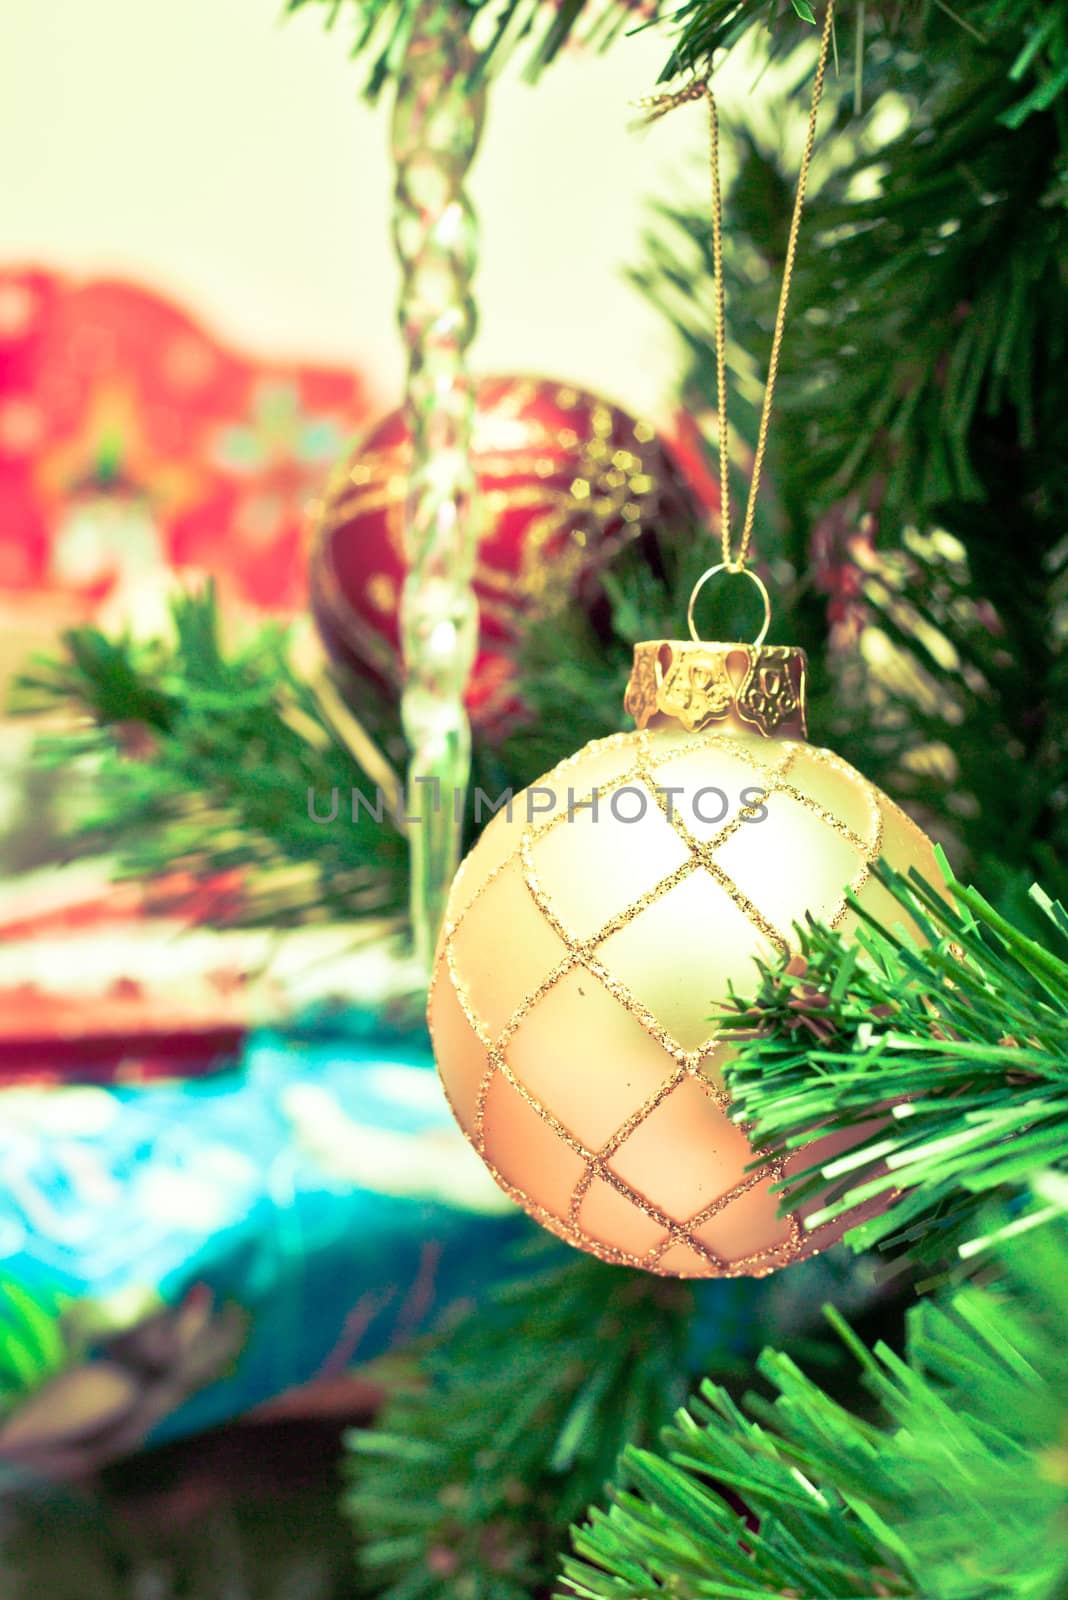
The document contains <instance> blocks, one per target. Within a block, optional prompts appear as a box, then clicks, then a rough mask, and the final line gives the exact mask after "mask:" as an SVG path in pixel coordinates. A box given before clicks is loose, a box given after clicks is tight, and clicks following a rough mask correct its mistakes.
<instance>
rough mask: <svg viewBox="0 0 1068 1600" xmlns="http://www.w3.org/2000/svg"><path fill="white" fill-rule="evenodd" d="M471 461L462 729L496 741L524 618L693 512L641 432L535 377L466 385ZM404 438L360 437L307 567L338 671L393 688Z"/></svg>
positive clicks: (684, 485) (406, 455)
mask: <svg viewBox="0 0 1068 1600" xmlns="http://www.w3.org/2000/svg"><path fill="white" fill-rule="evenodd" d="M475 405H476V410H475V423H474V451H473V454H474V461H475V469H476V472H477V475H478V481H479V487H480V491H481V497H482V500H481V503H482V508H483V516H484V532H483V535H482V539H481V542H480V544H479V550H478V562H477V567H476V573H475V589H476V591H477V594H478V600H479V607H480V639H479V650H478V656H477V659H476V662H475V667H474V671H473V673H472V676H471V680H470V683H469V685H468V690H467V703H468V710H469V712H470V715H471V719H472V723H473V724H474V726H475V727H476V728H478V729H480V730H481V731H483V732H487V731H489V732H498V733H499V732H501V731H503V730H504V729H505V728H506V727H507V725H508V724H509V723H510V721H511V720H512V719H513V718H514V717H515V715H516V714H517V713H518V711H519V710H520V705H519V702H518V699H517V697H516V693H515V687H514V675H515V655H516V646H517V644H518V641H519V639H520V637H521V634H522V629H523V625H524V622H525V621H527V620H528V619H530V618H532V617H534V616H536V615H544V614H545V612H546V611H549V610H552V609H554V608H556V607H558V606H562V605H565V604H567V603H569V602H570V601H572V600H577V601H578V602H579V603H580V604H587V605H588V604H591V603H592V601H593V599H594V598H595V595H596V592H597V591H596V583H595V577H596V574H597V572H598V571H599V570H600V569H601V568H602V567H603V566H604V564H605V563H606V562H607V561H609V560H611V558H612V557H613V556H614V555H615V554H616V553H617V552H618V551H619V550H620V549H621V548H622V547H623V546H624V545H625V544H627V543H629V542H630V541H632V540H635V539H638V538H645V539H647V540H651V541H653V542H655V541H656V539H657V538H658V537H660V536H661V535H664V534H667V535H672V534H676V533H684V532H686V531H687V530H688V529H689V528H690V527H692V526H693V525H694V524H703V523H705V522H707V519H708V511H709V507H708V505H707V504H706V503H705V502H704V501H703V500H702V497H701V495H700V494H699V493H698V492H697V490H696V489H695V488H694V487H692V485H691V483H690V482H689V481H688V480H687V477H686V476H685V475H684V473H683V471H682V469H681V467H680V466H679V464H678V462H677V460H676V458H675V456H674V455H673V453H672V452H671V451H670V450H669V449H668V447H667V446H666V445H665V444H664V442H663V440H661V439H659V438H658V437H657V436H656V433H655V432H654V430H653V428H652V427H651V426H650V425H649V424H648V423H645V422H640V421H636V420H635V419H634V418H633V417H630V416H628V415H627V413H626V412H625V411H621V410H620V409H619V407H618V406H613V405H610V404H609V403H608V402H607V401H605V400H602V399H600V398H598V397H597V396H596V395H592V394H588V393H586V392H585V391H583V390H581V389H577V388H574V387H573V386H571V385H569V384H564V383H555V382H552V381H550V380H545V379H537V378H515V377H496V378H484V379H482V380H481V381H480V382H479V383H478V385H477V389H476V400H475ZM410 464H411V442H410V439H409V436H408V430H407V427H406V425H405V422H404V419H403V416H402V414H401V412H400V411H393V412H391V413H390V415H389V416H388V417H386V418H385V419H384V420H383V421H382V422H380V423H379V424H378V425H377V426H376V427H375V428H373V429H372V431H371V432H370V434H368V435H367V436H366V437H365V438H364V439H363V440H362V442H361V443H360V444H359V445H358V446H357V447H356V449H355V450H354V451H353V453H352V455H351V456H350V457H349V458H348V459H347V460H346V461H345V462H344V463H343V464H342V465H341V466H340V467H339V469H338V470H337V472H336V473H335V475H334V477H333V479H332V480H331V482H330V483H329V484H328V486H327V490H326V495H325V499H324V503H323V508H322V512H321V515H320V517H319V520H318V524H317V526H316V529H315V534H314V540H313V546H312V553H311V566H310V587H311V601H312V609H313V612H314V614H315V617H316V619H317V622H318V625H319V629H320V632H321V634H322V637H323V642H324V643H325V645H326V647H327V649H328V650H329V651H330V653H331V655H332V656H333V657H334V659H335V661H337V662H339V663H340V664H341V665H342V666H343V667H344V668H345V669H347V670H348V671H349V672H351V673H354V674H356V675H357V677H363V678H366V677H367V676H368V675H369V676H370V677H372V678H373V679H374V680H375V681H377V682H378V683H379V684H380V685H383V686H386V687H389V688H393V689H397V690H399V687H400V684H401V679H402V668H401V657H400V640H399V633H398V627H397V606H398V603H399V600H400V592H401V585H402V584H403V582H404V574H405V559H404V548H403V526H404V499H405V491H406V488H407V480H408V473H409V470H410Z"/></svg>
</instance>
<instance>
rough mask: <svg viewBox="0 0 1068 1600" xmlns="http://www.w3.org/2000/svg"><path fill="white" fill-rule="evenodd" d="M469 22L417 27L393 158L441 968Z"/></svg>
mask: <svg viewBox="0 0 1068 1600" xmlns="http://www.w3.org/2000/svg"><path fill="white" fill-rule="evenodd" d="M472 64H473V56H472V52H471V49H470V45H469V43H468V41H467V38H466V33H465V29H464V25H463V22H462V20H461V19H460V18H459V17H456V18H454V17H453V16H452V13H451V12H450V11H449V10H448V9H447V8H443V7H441V6H437V5H434V6H425V7H424V8H423V9H422V11H421V13H420V15H419V16H418V17H417V19H416V22H415V25H414V28H413V31H412V35H411V38H410V41H409V44H408V49H407V54H406V56H405V61H404V67H403V71H402V73H401V75H400V80H399V82H398V85H397V96H396V102H395V106H394V112H393V124H392V152H393V162H394V169H395V174H396V186H395V192H394V210H393V238H394V245H395V248H396V252H397V257H398V260H399V262H400V267H401V274H402V285H401V295H400V301H399V306H398V314H399V320H400V326H401V331H402V334H403V336H404V341H405V345H406V347H407V352H408V378H407V387H406V391H405V411H406V420H407V423H408V429H409V434H410V437H411V441H412V460H411V476H410V479H409V483H408V494H407V502H406V507H405V524H404V543H405V557H406V561H407V566H408V572H407V578H406V580H405V583H404V587H403V590H402V593H401V602H400V631H401V643H402V648H403V652H404V665H405V689H404V694H403V698H402V701H401V716H402V720H403V724H404V731H405V735H406V737H407V740H408V747H409V751H410V756H409V765H408V808H407V809H408V815H409V817H410V818H412V819H416V820H412V821H411V823H410V829H411V834H410V837H411V914H412V925H413V932H414V938H415V949H416V956H417V958H418V959H419V961H420V962H421V963H422V964H423V966H424V967H425V968H427V969H428V968H429V965H430V961H431V957H432V953H433V948H434V942H435V939H436V937H437V932H438V928H439V926H440V923H441V919H442V915H443V912H444V906H445V901H446V897H447V895H448V890H449V884H450V882H451V880H452V877H453V874H454V872H455V871H456V865H457V862H458V860H459V853H460V840H461V819H462V816H463V804H464V796H465V793H466V788H467V781H468V776H469V772H470V761H471V733H470V726H469V723H468V719H467V713H466V710H465V707H464V699H463V695H464V687H465V685H466V682H467V678H468V675H469V673H470V670H471V666H472V663H473V661H474V658H475V651H476V646H477V642H478V602H477V599H476V597H475V594H474V590H473V588H472V578H473V575H474V565H475V552H476V548H477V543H478V518H479V510H478V503H477V483H476V478H475V473H474V470H473V467H472V464H471V453H470V445H471V431H472V425H473V420H474V387H473V384H472V380H471V376H470V373H469V371H468V366H467V352H468V348H469V346H470V344H471V341H472V339H473V338H474V334H475V329H476V324H477V313H476V308H475V303H474V299H473V296H472V277H473V273H474V268H475V262H476V258H477V223H476V218H475V214H474V211H473V208H472V205H471V201H470V199H469V197H468V195H467V193H466V190H465V183H466V179H467V174H468V171H469V169H470V166H471V162H472V160H473V159H474V156H475V152H476V150H477V148H478V142H479V137H480V134H481V131H482V122H483V115H484V110H485V91H484V90H483V89H473V88H472V86H471V81H470V70H471V66H472Z"/></svg>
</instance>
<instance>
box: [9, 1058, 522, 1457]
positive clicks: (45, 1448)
mask: <svg viewBox="0 0 1068 1600" xmlns="http://www.w3.org/2000/svg"><path fill="white" fill-rule="evenodd" d="M0 1164H2V1166H3V1170H4V1173H5V1184H4V1187H3V1192H2V1193H0V1327H2V1326H3V1323H4V1312H5V1309H6V1310H7V1312H8V1336H7V1337H6V1338H5V1339H3V1340H0V1344H2V1345H3V1346H4V1347H5V1348H14V1347H15V1346H16V1345H18V1344H19V1343H21V1345H22V1346H23V1347H24V1348H25V1349H27V1350H29V1351H32V1352H36V1353H37V1356H36V1358H31V1357H30V1356H27V1358H26V1360H25V1361H24V1362H23V1364H22V1368H21V1376H20V1373H19V1372H18V1371H16V1372H14V1373H13V1374H12V1375H10V1377H9V1381H8V1383H7V1385H6V1387H7V1390H8V1392H9V1394H10V1393H12V1392H13V1391H14V1390H15V1389H17V1388H18V1386H19V1384H20V1383H22V1385H23V1386H24V1387H25V1388H26V1389H27V1391H28V1392H27V1394H26V1395H25V1397H24V1398H22V1399H21V1401H19V1402H17V1403H14V1404H13V1406H12V1407H11V1409H10V1411H9V1414H8V1416H7V1417H6V1420H5V1421H4V1422H3V1424H2V1425H0V1459H3V1458H6V1459H8V1460H14V1461H15V1462H21V1463H23V1464H24V1465H27V1466H32V1467H36V1468H40V1469H43V1470H47V1471H59V1472H65V1471H69V1470H71V1469H72V1467H75V1466H85V1465H92V1464H97V1463H99V1462H100V1461H102V1460H106V1459H109V1458H111V1457H113V1456H114V1455H116V1454H120V1453H122V1452H124V1451H126V1450H129V1449H131V1448H133V1447H134V1446H135V1445H137V1444H140V1443H141V1442H142V1441H143V1440H144V1439H145V1438H146V1437H147V1436H149V1435H155V1436H158V1437H169V1436H171V1435H172V1434H175V1433H181V1432H186V1431H189V1430H191V1429H195V1428H200V1427H204V1426H207V1425H210V1424H213V1423H216V1422H220V1421H222V1420H224V1419H225V1418H228V1417H231V1416H234V1415H236V1414H238V1413H240V1412H243V1411H246V1410H248V1409H249V1408H250V1407H253V1406H255V1405H257V1404H259V1403H261V1402H263V1401H265V1400H266V1399H268V1398H269V1397H271V1396H274V1395H277V1394H280V1393H281V1392H283V1391H285V1390H288V1389H290V1388H292V1387H293V1386H294V1385H297V1384H302V1383H306V1382H308V1381H309V1380H311V1379H313V1378H322V1377H329V1376H331V1375H332V1374H339V1373H342V1372H344V1371H346V1370H347V1369H348V1368H350V1367H352V1366H353V1365H354V1364H358V1363H361V1362H363V1361H366V1360H368V1359H370V1358H371V1357H372V1356H375V1355H377V1354H380V1353H381V1352H382V1351H383V1350H385V1349H387V1348H390V1347H392V1346H393V1345H395V1344H396V1343H398V1342H400V1341H404V1340H406V1339H408V1338H409V1337H410V1336H412V1335H413V1334H414V1333H416V1332H417V1331H419V1330H420V1329H422V1328H425V1327H426V1325H427V1322H428V1319H430V1318H431V1317H433V1316H434V1315H435V1314H436V1312H438V1311H439V1310H440V1309H441V1308H442V1306H443V1305H444V1304H447V1303H448V1302H450V1301H452V1300H455V1299H456V1298H457V1297H459V1296H465V1295H469V1294H472V1293H477V1292H478V1290H479V1288H480V1286H482V1285H484V1284H485V1283H486V1282H487V1281H489V1280H491V1279H492V1278H493V1277H494V1276H497V1275H499V1273H500V1271H501V1270H502V1268H503V1259H504V1252H505V1250H506V1247H507V1246H508V1244H509V1242H510V1241H511V1240H513V1239H514V1238H515V1237H516V1235H517V1233H518V1232H519V1230H520V1229H521V1228H522V1227H523V1224H522V1222H521V1221H520V1219H519V1218H518V1216H517V1214H515V1213H514V1211H513V1208H512V1207H511V1205H510V1203H509V1202H507V1201H502V1197H501V1196H500V1194H499V1192H498V1191H497V1190H496V1189H495V1187H494V1185H493V1184H492V1183H491V1182H489V1181H488V1180H487V1179H486V1178H485V1177H484V1174H483V1172H482V1170H481V1168H480V1165H479V1163H478V1161H477V1160H476V1159H475V1158H474V1157H473V1156H472V1155H471V1152H470V1151H469V1150H468V1148H467V1146H466V1145H465V1143H464V1141H463V1139H462V1138H461V1137H460V1136H459V1135H457V1134H456V1133H455V1132H454V1130H453V1128H452V1126H451V1119H450V1118H449V1116H448V1113H447V1110H446V1108H445V1105H444V1102H443V1100H442V1098H441V1095H440V1092H439V1090H438V1087H437V1080H436V1076H435V1074H434V1072H433V1070H432V1062H431V1059H430V1056H429V1053H428V1049H427V1045H426V1041H425V1040H424V1039H423V1038H422V1037H420V1036H415V1037H408V1038H405V1037H403V1036H400V1035H395V1034H393V1035H385V1036H384V1035H382V1034H380V1033H378V1032H375V1031H373V1030H370V1031H368V1033H367V1037H365V1038H362V1039H361V1038H360V1037H359V1032H358V1031H357V1032H356V1033H355V1034H353V1033H352V1032H349V1033H348V1034H347V1035H346V1036H344V1037H341V1038H337V1037H334V1038H329V1039H315V1038H311V1039H307V1040H304V1041H294V1040H293V1039H285V1038H283V1037H281V1036H278V1035H272V1034H258V1035H256V1036H254V1037H253V1038H252V1039H251V1041H250V1042H249V1044H248V1045H247V1047H246V1050H245V1052H244V1056H243V1059H242V1061H241V1063H240V1067H239V1069H235V1070H233V1071H231V1072H227V1073H223V1074H216V1075H215V1076H213V1077H198V1078H195V1079H189V1080H187V1081H184V1082H178V1081H174V1082H162V1081H161V1082H159V1083H156V1084H144V1085H140V1086H136V1087H134V1086H129V1085H114V1084H113V1085H108V1086H106V1087H105V1086H102V1085H80V1086H64V1087H58V1086H57V1087H32V1088H30V1087H26V1088H8V1089H6V1090H4V1091H0ZM5 1295H8V1296H13V1297H14V1299H13V1300H12V1301H11V1302H10V1303H8V1304H5V1300H4V1296H5ZM27 1315H29V1322H28V1323H27V1324H26V1326H23V1322H24V1320H25V1317H26V1316H27ZM20 1319H22V1320H20ZM20 1329H21V1330H22V1331H21V1332H20V1331H19V1330H20ZM41 1352H47V1358H45V1356H44V1355H42V1354H41ZM3 1387H4V1383H3V1373H2V1372H0V1394H2V1391H3Z"/></svg>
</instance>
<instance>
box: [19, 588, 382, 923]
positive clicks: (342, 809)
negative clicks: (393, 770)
mask: <svg viewBox="0 0 1068 1600" xmlns="http://www.w3.org/2000/svg"><path fill="white" fill-rule="evenodd" d="M61 707H62V708H64V709H66V710H68V711H69V710H71V709H75V710H77V711H79V712H80V713H82V715H83V718H84V725H83V726H81V727H79V728H77V729H75V730H73V731H70V732H63V733H59V734H50V735H47V736H42V738H41V739H40V740H39V743H38V759H39V760H40V761H41V762H43V763H47V764H48V765H49V766H50V767H51V768H52V769H53V770H55V771H62V770H64V769H68V770H69V768H70V766H71V764H72V763H80V764H82V765H88V768H89V771H90V773H91V777H92V788H91V793H92V797H93V798H92V804H91V806H90V808H89V810H88V812H87V814H86V815H84V816H83V817H81V818H80V819H79V820H78V822H77V823H76V825H75V829H74V832H73V835H72V838H71V840H70V846H71V848H72V849H75V850H81V851H87V852H102V853H107V854H113V855H114V856H115V857H116V858H117V860H118V861H119V863H120V865H121V867H122V868H123V869H125V870H126V871H128V872H130V873H131V874H135V875H137V876H141V877H152V876H155V875H158V874H160V873H163V872H167V871H169V870H171V869H173V868H184V869H186V870H188V871H190V872H194V873H196V874H199V875H205V874H208V873H212V872H220V871H226V870H232V869H237V870H239V871H240V872H242V873H243V874H244V875H245V877H246V881H247V885H248V891H249V892H248V895H247V899H246V904H245V908H244V918H245V920H248V921H252V922H258V921H281V922H286V921H297V920H305V919H307V918H309V917H321V916H332V917H341V918H343V917H349V916H352V915H354V914H356V915H363V914H374V915H378V916H384V917H395V916H398V915H399V914H400V913H401V912H402V910H403V907H404V905H405V903H406V893H407V890H406V882H405V877H406V866H407V856H406V845H405V841H404V838H403V834H402V830H401V827H400V824H399V823H398V821H397V819H396V816H395V814H394V812H393V811H392V810H391V803H392V802H393V801H394V800H395V792H396V783H395V780H394V781H393V783H392V787H391V785H390V781H389V780H390V769H389V765H388V762H386V760H385V758H384V757H383V756H381V754H380V752H379V751H378V750H377V748H376V746H375V745H374V743H373V741H371V740H370V739H369V738H366V737H364V738H363V739H362V740H357V739H356V738H355V737H354V735H353V731H352V723H353V719H352V718H351V714H349V713H347V712H346V711H345V708H344V707H343V706H342V705H341V704H340V702H339V701H338V700H337V697H336V696H335V695H334V694H333V693H332V692H331V691H330V689H329V687H326V688H324V690H323V692H322V693H320V692H318V691H317V690H316V688H315V686H314V685H313V684H311V683H308V682H307V681H305V680H304V679H303V678H302V677H301V676H300V674H299V673H298V672H297V671H296V670H295V668H294V667H293V665H292V663H291V660H290V657H289V652H288V646H287V638H286V634H285V631H284V630H283V629H281V628H279V627H277V626H274V625H270V626H267V627H264V628H262V629H260V630H259V631H258V632H257V634H256V635H255V637H254V638H252V639H251V640H250V641H249V642H248V643H246V644H243V645H241V646H240V647H235V648H233V649H227V648H226V647H224V644H223V642H222V637H221V630H220V621H219V615H218V607H217V603H216V598H215V594H214V590H213V589H212V588H211V587H210V586H209V587H207V588H206V589H205V590H204V591H203V592H202V593H195V594H186V595H181V596H179V597H178V598H177V599H176V600H175V602H174V606H173V639H171V640H167V641H165V640H153V641H149V642H138V641H135V640H132V639H130V638H116V639H109V638H107V637H106V636H105V635H104V634H103V633H101V632H100V631H99V630H98V629H96V628H89V627H86V628H79V629H75V630H73V631H71V632H69V633H67V634H65V635H64V637H63V650H62V654H61V655H60V656H58V657H56V658H54V659H50V660H49V659H42V660H39V661H37V662H36V663H35V664H34V665H33V666H32V667H31V668H30V669H29V670H28V671H27V672H26V673H25V674H24V675H23V676H22V678H21V679H20V680H19V682H18V684H17V687H16V698H15V701H14V709H15V710H18V711H22V712H35V711H42V710H55V709H57V708H61ZM355 726H356V727H357V729H358V728H359V725H358V724H356V725H355ZM360 758H362V764H361V759H360ZM354 789H356V790H358V791H359V792H360V793H362V794H364V795H365V796H366V799H367V801H368V802H369V804H368V805H367V806H364V805H361V804H360V803H359V802H357V803H356V804H355V805H354V804H353V803H352V793H353V790H354ZM379 796H381V799H380V798H379ZM332 802H334V803H336V815H335V816H334V817H333V819H332V820H325V819H327V818H329V816H330V811H331V807H332ZM379 812H381V816H379V815H378V813H379Z"/></svg>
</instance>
